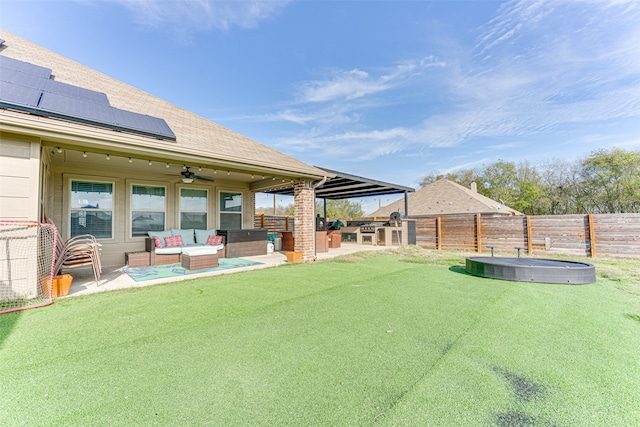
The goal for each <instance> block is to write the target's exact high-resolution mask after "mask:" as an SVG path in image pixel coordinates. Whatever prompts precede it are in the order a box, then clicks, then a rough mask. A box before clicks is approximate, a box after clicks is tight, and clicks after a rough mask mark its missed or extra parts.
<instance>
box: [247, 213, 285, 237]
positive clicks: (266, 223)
mask: <svg viewBox="0 0 640 427" xmlns="http://www.w3.org/2000/svg"><path fill="white" fill-rule="evenodd" d="M253 228H266V229H267V231H268V232H269V233H275V232H276V231H282V230H284V231H293V217H292V216H277V215H265V214H257V215H254V216H253Z"/></svg>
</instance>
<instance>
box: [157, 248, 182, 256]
mask: <svg viewBox="0 0 640 427" xmlns="http://www.w3.org/2000/svg"><path fill="white" fill-rule="evenodd" d="M155 252H156V255H175V254H180V253H182V246H172V247H170V248H157V249H156V250H155Z"/></svg>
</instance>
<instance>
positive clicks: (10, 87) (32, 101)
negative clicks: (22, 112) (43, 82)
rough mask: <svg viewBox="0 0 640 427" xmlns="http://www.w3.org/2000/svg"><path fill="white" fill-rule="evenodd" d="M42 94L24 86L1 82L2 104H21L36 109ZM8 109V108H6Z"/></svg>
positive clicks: (0, 96)
mask: <svg viewBox="0 0 640 427" xmlns="http://www.w3.org/2000/svg"><path fill="white" fill-rule="evenodd" d="M41 94H42V92H41V91H40V90H38V89H34V88H30V87H27V86H23V85H16V84H13V83H9V82H5V81H0V104H1V105H2V106H3V107H5V105H4V104H5V103H8V104H19V105H23V106H28V107H32V108H35V107H36V106H37V105H38V101H39V100H40V95H41ZM5 108H6V107H5Z"/></svg>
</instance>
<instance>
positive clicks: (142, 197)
mask: <svg viewBox="0 0 640 427" xmlns="http://www.w3.org/2000/svg"><path fill="white" fill-rule="evenodd" d="M165 201H166V197H165V188H164V187H152V186H148V185H132V186H131V236H132V237H143V236H146V235H147V232H149V231H163V230H164V213H165V206H166V203H165Z"/></svg>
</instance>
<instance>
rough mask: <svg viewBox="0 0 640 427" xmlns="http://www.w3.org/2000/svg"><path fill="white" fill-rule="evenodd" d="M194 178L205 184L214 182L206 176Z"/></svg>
mask: <svg viewBox="0 0 640 427" xmlns="http://www.w3.org/2000/svg"><path fill="white" fill-rule="evenodd" d="M194 178H195V179H198V180H200V181H207V182H213V181H214V179H212V178H208V177H206V176H200V175H196V176H194Z"/></svg>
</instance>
